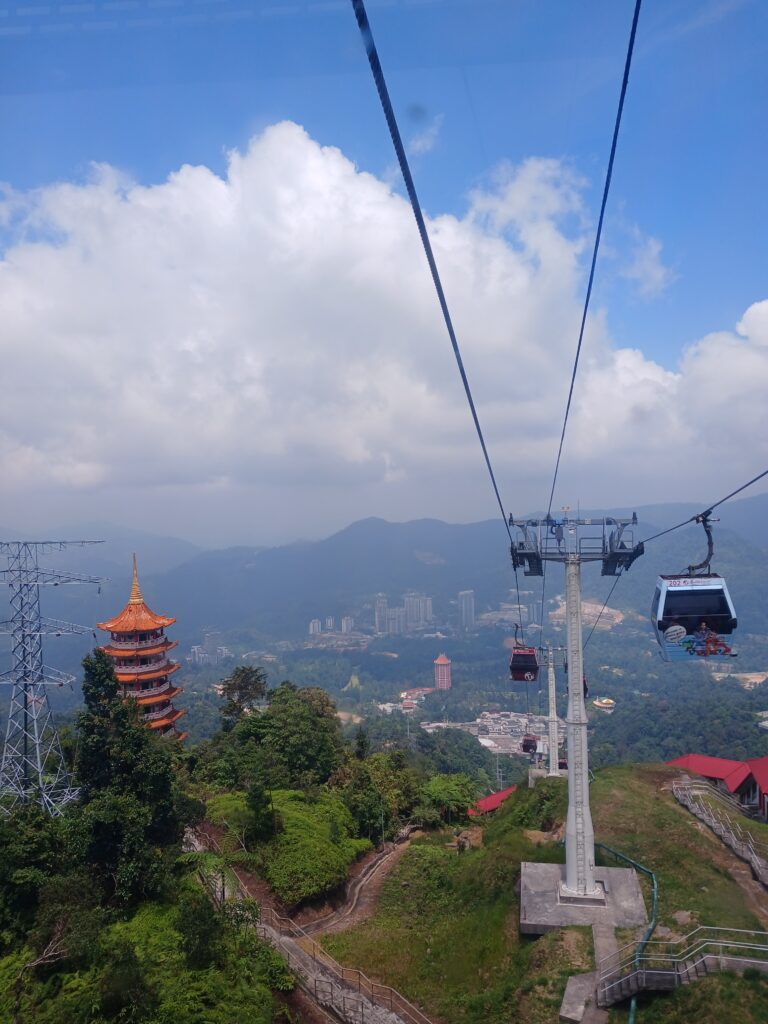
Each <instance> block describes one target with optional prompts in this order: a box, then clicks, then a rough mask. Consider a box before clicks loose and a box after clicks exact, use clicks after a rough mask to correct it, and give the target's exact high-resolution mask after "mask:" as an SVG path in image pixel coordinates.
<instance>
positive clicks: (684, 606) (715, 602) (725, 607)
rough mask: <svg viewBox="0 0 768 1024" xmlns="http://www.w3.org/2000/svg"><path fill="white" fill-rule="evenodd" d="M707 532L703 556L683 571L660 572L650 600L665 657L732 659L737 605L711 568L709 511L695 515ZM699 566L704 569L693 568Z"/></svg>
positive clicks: (670, 659)
mask: <svg viewBox="0 0 768 1024" xmlns="http://www.w3.org/2000/svg"><path fill="white" fill-rule="evenodd" d="M698 521H699V522H700V523H701V524H702V525H703V526H704V529H705V531H706V534H707V543H708V550H707V557H706V559H705V560H704V561H703V562H702V563H701V564H700V565H692V566H689V568H688V572H687V573H680V574H677V575H673V576H659V578H658V580H657V581H656V592H655V594H654V595H653V603H652V604H651V623H652V624H653V628H654V630H655V632H656V639H657V640H658V642H659V647H660V648H661V656H662V658H663V659H664V660H665V661H685V660H687V659H690V658H693V659H696V658H715V659H718V660H720V659H724V658H735V657H736V653H735V651H734V650H733V648H732V646H731V643H730V638H731V634H732V633H733V631H734V630H735V629H736V626H737V620H736V609H735V608H734V606H733V601H732V600H731V595H730V594H729V593H728V587H727V585H726V582H725V580H724V579H723V577H722V576H719V575H718V574H717V573H716V572H710V568H709V563H710V560H711V558H712V551H713V544H712V531H711V528H710V526H709V516H708V514H705V515H703V516H702V517H701V518H699V520H698ZM700 569H704V570H705V571H704V572H703V573H697V570H700Z"/></svg>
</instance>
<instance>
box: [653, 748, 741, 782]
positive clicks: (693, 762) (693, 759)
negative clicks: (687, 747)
mask: <svg viewBox="0 0 768 1024" xmlns="http://www.w3.org/2000/svg"><path fill="white" fill-rule="evenodd" d="M667 764H670V765H674V766H675V767H676V768H684V769H685V770H686V771H689V772H693V774H694V775H703V776H704V777H705V778H707V779H726V778H728V776H729V775H730V774H731V773H732V772H734V771H735V770H736V769H737V768H741V766H742V765H743V764H744V762H743V761H729V760H728V759H727V758H725V757H709V756H708V755H707V754H684V755H683V756H682V757H676V758H675V760H674V761H667Z"/></svg>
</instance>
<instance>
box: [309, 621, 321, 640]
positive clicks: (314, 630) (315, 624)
mask: <svg viewBox="0 0 768 1024" xmlns="http://www.w3.org/2000/svg"><path fill="white" fill-rule="evenodd" d="M322 631H323V627H322V625H321V624H320V619H312V621H311V622H310V624H309V635H310V636H317V634H318V633H322Z"/></svg>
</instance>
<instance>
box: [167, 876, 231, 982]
mask: <svg viewBox="0 0 768 1024" xmlns="http://www.w3.org/2000/svg"><path fill="white" fill-rule="evenodd" d="M176 927H177V929H178V930H179V932H180V933H181V948H182V949H183V950H184V955H185V956H186V958H187V963H188V964H189V966H190V967H210V966H211V964H214V963H216V962H217V961H218V959H219V958H220V955H221V941H222V938H223V935H224V921H223V919H222V915H221V912H220V911H217V910H215V909H214V907H213V906H212V904H211V901H210V899H209V898H208V895H207V894H206V893H205V892H203V890H202V889H194V890H191V891H189V892H185V893H182V895H181V896H180V898H179V901H178V912H177V920H176Z"/></svg>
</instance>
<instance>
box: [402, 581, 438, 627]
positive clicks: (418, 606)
mask: <svg viewBox="0 0 768 1024" xmlns="http://www.w3.org/2000/svg"><path fill="white" fill-rule="evenodd" d="M403 606H404V608H405V628H406V629H408V630H411V629H422V628H423V627H424V626H426V625H427V623H428V622H431V621H432V598H431V597H427V596H426V595H425V594H417V593H415V592H414V591H412V590H410V591H409V592H408V593H407V594H405V595H404V596H403Z"/></svg>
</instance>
